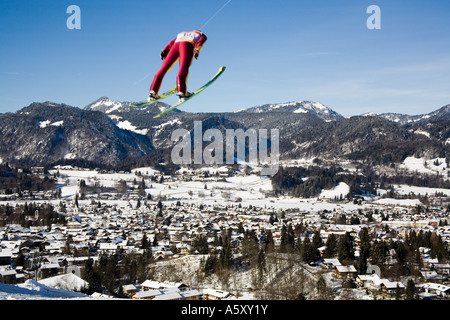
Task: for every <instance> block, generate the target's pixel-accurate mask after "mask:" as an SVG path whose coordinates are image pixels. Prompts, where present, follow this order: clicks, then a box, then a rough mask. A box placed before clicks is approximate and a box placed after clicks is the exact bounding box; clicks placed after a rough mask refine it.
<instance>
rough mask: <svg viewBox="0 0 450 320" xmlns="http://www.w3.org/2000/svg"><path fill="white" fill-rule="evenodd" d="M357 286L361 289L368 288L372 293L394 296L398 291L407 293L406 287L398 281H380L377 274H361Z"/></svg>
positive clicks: (357, 279) (357, 278)
mask: <svg viewBox="0 0 450 320" xmlns="http://www.w3.org/2000/svg"><path fill="white" fill-rule="evenodd" d="M356 284H357V285H358V287H359V288H366V289H368V290H371V291H375V292H379V293H383V294H387V295H394V294H395V293H396V292H397V290H400V292H404V291H405V285H404V284H403V283H401V282H398V281H390V280H388V279H380V277H379V276H378V275H377V274H375V273H374V274H361V275H358V276H357V277H356Z"/></svg>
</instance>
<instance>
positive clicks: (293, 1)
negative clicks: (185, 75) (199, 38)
mask: <svg viewBox="0 0 450 320" xmlns="http://www.w3.org/2000/svg"><path fill="white" fill-rule="evenodd" d="M226 2H227V0H191V1H185V0H184V1H181V0H180V1H179V0H171V1H154V0H128V1H123V0H109V1H103V0H69V1H66V0H58V1H55V0H3V1H0V113H3V112H15V111H17V110H19V109H21V108H23V107H25V106H27V105H29V104H30V103H32V102H35V101H38V102H43V101H53V102H57V103H66V104H68V105H72V106H76V107H80V108H83V107H84V106H86V105H87V104H89V103H91V102H92V101H94V100H96V99H98V98H99V97H101V96H107V97H109V98H110V99H113V100H119V101H137V100H142V99H144V98H146V96H147V93H148V88H149V86H150V83H151V81H152V79H153V75H154V73H155V72H156V71H157V70H158V69H159V67H160V66H161V60H160V59H159V53H160V51H161V49H162V48H163V47H164V46H165V45H166V44H167V42H168V41H170V40H171V39H172V38H173V37H175V35H176V34H177V33H178V32H181V31H186V30H192V29H195V28H199V27H200V26H202V25H203V24H204V23H205V22H206V21H208V19H209V18H210V17H211V16H212V15H213V14H214V13H215V12H217V10H218V9H219V8H221V7H222V6H223V5H224V4H225V3H226ZM70 5H77V6H79V7H80V9H81V29H80V30H70V29H68V28H67V26H66V21H67V19H68V18H69V17H70V14H68V13H66V10H67V8H68V6H70ZM370 5H378V6H379V7H380V9H381V29H380V30H369V29H368V28H367V26H366V21H367V19H368V18H369V17H370V14H367V13H366V10H367V8H368V7H369V6H370ZM449 18H450V2H449V1H448V0H433V1H426V0H420V1H419V0H417V1H414V0H412V1H406V0H405V1H399V0H371V1H365V0H347V1H342V0H341V1H339V0H316V1H299V0H281V1H273V0H272V1H268V0H231V1H230V2H229V3H228V5H227V6H226V7H224V8H223V10H222V11H221V12H220V13H219V14H217V15H216V16H215V17H214V18H213V19H212V20H211V21H210V22H209V23H208V24H207V25H206V27H205V28H204V29H203V31H204V32H205V33H206V35H207V36H208V41H207V43H206V45H205V46H204V48H203V50H202V52H201V54H200V57H199V59H198V60H194V62H193V64H192V67H191V70H190V75H189V81H188V90H190V91H193V90H195V89H196V88H198V87H200V86H201V85H203V84H204V83H205V82H206V81H207V80H208V79H209V78H210V77H211V76H212V75H213V74H214V73H215V72H216V71H217V70H218V69H219V67H220V66H222V65H224V66H226V67H227V71H226V72H225V73H224V74H223V75H222V77H221V78H220V79H219V80H218V81H217V82H216V83H215V84H214V85H213V86H211V87H210V88H208V90H206V91H204V92H203V93H202V94H201V95H199V96H198V97H196V98H195V99H192V100H191V101H189V102H188V103H186V104H185V105H183V107H182V108H181V109H182V110H185V111H192V112H206V111H209V112H230V111H236V110H239V109H242V108H249V107H253V106H256V105H260V104H266V103H283V102H289V101H300V100H309V101H317V102H321V103H323V104H325V105H326V106H328V107H330V108H332V109H333V110H335V111H336V112H339V113H341V114H343V115H358V114H362V113H366V112H377V113H383V112H398V113H407V114H422V113H428V112H431V111H434V110H436V109H438V108H440V107H442V106H444V105H447V104H450V90H449V88H450V41H449V35H450V26H449V23H448V20H449ZM177 70H178V67H177V66H174V68H173V69H172V70H171V71H170V72H169V73H168V74H167V75H166V77H165V79H164V82H163V86H162V90H165V89H168V88H169V87H172V86H173V85H174V84H175V78H176V72H177ZM173 99H175V98H172V100H170V99H168V100H167V102H169V103H172V102H174V100H173Z"/></svg>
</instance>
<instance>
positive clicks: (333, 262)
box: [323, 258, 341, 269]
mask: <svg viewBox="0 0 450 320" xmlns="http://www.w3.org/2000/svg"><path fill="white" fill-rule="evenodd" d="M323 265H324V266H325V267H326V268H327V269H334V268H336V266H340V265H341V262H340V261H339V260H338V259H327V258H325V259H323Z"/></svg>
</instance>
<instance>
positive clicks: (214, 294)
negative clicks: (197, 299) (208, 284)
mask: <svg viewBox="0 0 450 320" xmlns="http://www.w3.org/2000/svg"><path fill="white" fill-rule="evenodd" d="M230 295H231V294H230V293H229V292H226V291H222V290H215V289H205V290H203V299H204V300H223V299H226V298H228V297H229V296H230Z"/></svg>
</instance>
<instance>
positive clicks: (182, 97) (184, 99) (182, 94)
mask: <svg viewBox="0 0 450 320" xmlns="http://www.w3.org/2000/svg"><path fill="white" fill-rule="evenodd" d="M177 96H178V99H179V101H180V102H184V101H186V99H187V98H189V97H190V96H192V93H190V92H186V94H184V93H183V92H178V93H177Z"/></svg>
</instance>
